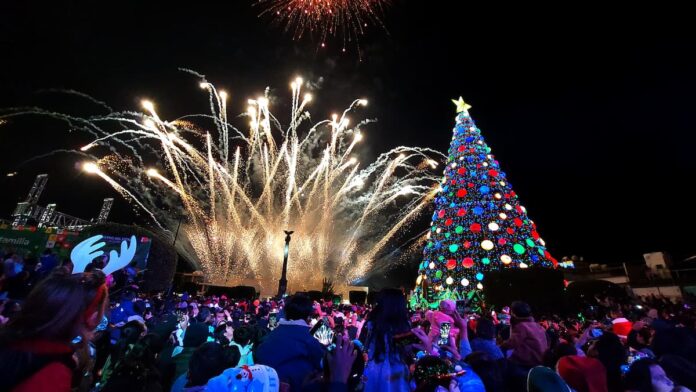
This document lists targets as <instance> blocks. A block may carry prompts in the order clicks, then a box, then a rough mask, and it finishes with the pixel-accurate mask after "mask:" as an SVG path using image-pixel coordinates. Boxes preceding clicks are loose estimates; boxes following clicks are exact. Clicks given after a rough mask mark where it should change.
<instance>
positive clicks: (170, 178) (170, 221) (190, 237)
mask: <svg viewBox="0 0 696 392" xmlns="http://www.w3.org/2000/svg"><path fill="white" fill-rule="evenodd" d="M198 76H199V77H201V81H200V86H201V88H202V89H203V90H204V92H205V93H207V94H208V95H209V98H210V100H209V102H210V111H211V113H210V114H201V115H188V116H184V117H182V118H179V119H176V120H172V121H167V120H164V119H161V118H160V117H159V115H158V113H157V110H156V107H155V104H154V103H152V102H150V101H143V102H142V108H143V110H144V111H143V112H136V111H128V112H111V113H109V114H107V115H100V116H95V117H89V118H80V117H73V116H69V115H66V114H59V113H54V112H48V111H41V110H31V111H28V112H27V111H21V110H20V111H14V112H11V113H8V114H5V115H3V116H0V119H1V118H7V117H11V116H17V115H22V114H26V113H39V114H43V115H48V116H52V117H56V118H59V119H62V120H65V121H67V122H69V124H70V125H71V126H72V128H74V129H82V130H85V131H87V132H90V133H91V134H93V135H94V140H93V141H92V142H91V143H89V144H87V145H85V146H83V147H81V148H80V149H78V150H76V151H75V152H76V153H78V154H80V155H81V156H83V157H89V159H87V161H86V163H85V164H84V166H83V169H84V170H85V171H86V172H88V173H92V174H96V175H98V176H99V177H100V178H102V179H104V180H105V181H106V182H108V183H109V184H110V185H111V186H112V187H113V188H114V189H115V190H117V191H118V192H120V193H121V194H122V195H123V196H124V197H125V198H127V199H129V200H131V201H132V202H133V203H134V207H135V208H137V209H139V210H141V211H144V212H145V213H146V214H147V216H146V217H147V218H148V219H150V220H151V221H152V223H153V225H154V226H156V229H157V230H159V231H161V232H163V233H165V234H167V235H170V236H171V235H172V232H173V231H174V230H173V229H174V228H176V227H177V225H178V224H179V222H180V217H182V216H183V217H184V218H183V223H182V224H181V229H180V232H179V236H178V239H177V248H178V251H179V252H180V253H181V254H184V255H185V256H186V258H187V259H189V260H191V261H192V262H193V263H195V264H196V266H197V267H199V268H200V269H201V270H202V271H203V273H204V274H205V277H206V280H207V281H209V282H211V283H215V284H226V285H233V284H251V285H254V286H257V287H260V288H261V290H262V292H265V293H271V292H272V291H273V290H275V287H276V285H277V281H278V279H279V277H280V272H281V266H282V260H283V245H284V234H283V230H284V229H289V230H294V231H295V234H294V235H293V237H292V243H291V244H290V254H289V266H288V281H289V287H290V288H292V289H295V290H300V289H314V288H318V287H321V281H322V279H323V278H328V279H331V280H333V281H334V282H335V283H336V285H337V286H338V287H340V286H345V285H348V284H351V283H353V282H355V281H358V280H360V279H363V278H365V277H366V276H368V275H369V274H370V273H371V272H373V271H375V270H376V269H380V268H383V267H385V266H387V265H389V264H390V263H394V262H397V260H396V257H390V256H388V253H389V249H385V248H386V245H387V244H388V243H389V244H392V243H393V244H396V240H397V239H398V238H399V235H400V233H401V231H402V230H403V229H404V228H405V227H406V226H407V225H408V224H409V222H411V221H412V219H413V218H414V217H415V216H417V215H418V214H419V213H420V212H422V211H423V210H425V209H427V208H428V207H429V206H430V204H431V202H430V201H431V200H432V197H433V196H434V195H435V193H436V191H437V187H438V185H439V176H437V175H436V174H434V173H433V169H434V168H435V167H436V166H437V162H436V159H441V158H442V154H440V153H438V152H437V151H433V150H430V149H427V148H411V147H403V146H400V147H396V148H394V149H392V150H391V151H388V152H386V153H384V154H381V155H379V156H378V157H377V159H376V160H375V161H374V162H372V163H370V164H368V165H362V164H361V163H360V162H359V160H358V157H357V156H356V148H357V147H358V145H359V144H360V142H361V140H362V139H363V138H364V137H365V134H364V133H363V130H364V128H365V125H366V124H368V123H369V122H370V121H367V120H365V121H362V122H359V123H357V124H356V125H355V126H352V127H351V126H350V124H351V121H350V120H349V117H348V116H349V114H350V113H351V112H353V111H355V110H357V109H359V108H360V107H362V106H365V105H367V101H366V100H364V99H357V100H354V101H353V102H352V103H351V104H350V106H349V107H348V108H347V109H346V110H345V111H343V112H342V113H341V114H340V115H333V116H332V118H331V119H328V120H324V121H321V122H319V123H316V124H314V125H311V124H310V123H309V118H310V116H309V113H308V112H307V111H306V108H307V106H308V105H309V103H310V102H311V101H312V96H311V95H309V94H303V91H302V85H303V81H302V80H301V79H296V80H295V81H293V83H292V100H291V113H290V119H289V125H288V126H287V127H285V128H283V127H281V125H280V122H279V121H278V119H277V118H276V117H274V116H273V114H272V113H271V111H270V109H269V101H270V99H269V98H270V97H269V96H268V90H266V91H267V92H266V94H265V95H264V96H261V97H258V98H256V99H250V100H248V102H246V104H247V106H248V107H247V110H246V112H245V113H244V114H243V116H245V117H246V119H247V121H248V125H249V129H248V131H246V132H242V131H240V130H238V129H237V128H235V127H233V126H232V125H231V124H230V123H229V122H228V117H227V107H228V102H227V100H228V96H227V94H226V93H225V92H223V91H220V90H217V89H216V88H215V86H213V85H212V84H210V83H208V82H207V81H206V80H205V78H203V77H202V76H201V75H198ZM197 122H198V123H200V122H210V123H212V124H213V126H212V127H211V129H212V130H211V131H205V130H204V127H202V126H200V125H196V123H197ZM385 255H386V256H387V257H385Z"/></svg>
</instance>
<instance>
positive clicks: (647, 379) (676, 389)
mask: <svg viewBox="0 0 696 392" xmlns="http://www.w3.org/2000/svg"><path fill="white" fill-rule="evenodd" d="M624 385H625V390H626V391H627V392H690V390H689V389H688V388H686V387H681V386H676V385H675V383H674V381H672V380H671V379H670V378H669V377H668V376H667V374H666V373H665V371H664V369H663V368H662V367H661V366H660V365H659V364H658V363H657V362H655V361H654V360H652V359H648V358H645V359H640V360H638V361H636V362H634V363H633V364H631V367H630V369H629V370H628V373H626V378H625V380H624Z"/></svg>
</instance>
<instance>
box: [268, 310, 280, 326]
mask: <svg viewBox="0 0 696 392" xmlns="http://www.w3.org/2000/svg"><path fill="white" fill-rule="evenodd" d="M277 326H278V312H271V313H269V314H268V328H269V329H271V330H273V329H275V327H277Z"/></svg>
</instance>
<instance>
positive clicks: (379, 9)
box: [257, 0, 389, 51]
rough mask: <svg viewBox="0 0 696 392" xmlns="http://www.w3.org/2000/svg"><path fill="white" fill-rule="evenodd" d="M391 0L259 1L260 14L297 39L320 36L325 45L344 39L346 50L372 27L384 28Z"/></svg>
mask: <svg viewBox="0 0 696 392" xmlns="http://www.w3.org/2000/svg"><path fill="white" fill-rule="evenodd" d="M388 4H389V0H259V1H258V2H257V5H259V6H260V7H263V9H264V10H263V11H262V12H261V14H260V15H259V16H268V17H269V18H271V19H272V20H273V21H274V22H275V23H277V24H279V25H281V26H283V28H284V29H285V31H286V32H288V33H290V34H292V36H293V38H294V39H301V38H302V37H304V36H307V35H308V36H310V38H313V39H317V40H319V42H320V45H321V46H322V47H324V46H325V45H326V41H327V40H328V39H330V38H340V39H342V41H343V42H342V46H343V51H345V48H346V45H347V44H348V43H350V42H352V43H354V44H355V45H356V46H357V45H358V43H359V39H360V37H361V36H362V35H364V34H365V32H366V29H367V28H368V27H370V26H380V27H384V25H383V23H382V19H381V18H382V14H383V11H384V9H385V8H386V6H387V5H388Z"/></svg>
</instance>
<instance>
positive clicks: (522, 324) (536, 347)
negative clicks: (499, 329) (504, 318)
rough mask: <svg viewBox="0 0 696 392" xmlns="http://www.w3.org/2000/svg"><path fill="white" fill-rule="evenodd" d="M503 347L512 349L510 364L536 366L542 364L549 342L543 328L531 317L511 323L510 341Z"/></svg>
mask: <svg viewBox="0 0 696 392" xmlns="http://www.w3.org/2000/svg"><path fill="white" fill-rule="evenodd" d="M503 346H504V347H505V348H508V349H512V355H510V361H511V362H514V363H516V364H518V365H522V366H538V365H541V364H542V363H543V362H544V352H546V350H547V349H548V348H549V342H548V338H547V337H546V331H544V328H542V327H541V325H539V323H537V322H536V321H534V318H533V317H527V318H520V319H517V320H516V322H514V323H513V326H512V331H511V333H510V339H509V340H508V341H507V342H505V343H504V345H503Z"/></svg>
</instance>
